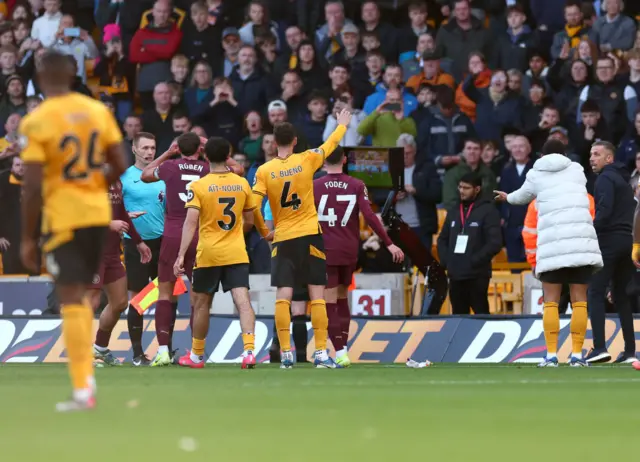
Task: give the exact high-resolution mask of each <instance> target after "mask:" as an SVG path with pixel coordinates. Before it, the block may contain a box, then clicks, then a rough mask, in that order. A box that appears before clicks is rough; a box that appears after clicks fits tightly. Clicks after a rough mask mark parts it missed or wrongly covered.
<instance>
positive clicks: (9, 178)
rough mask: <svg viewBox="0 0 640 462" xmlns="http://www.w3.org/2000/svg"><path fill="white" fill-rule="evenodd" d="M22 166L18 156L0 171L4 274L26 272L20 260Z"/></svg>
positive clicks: (0, 245) (0, 238)
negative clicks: (7, 168) (7, 167)
mask: <svg viewBox="0 0 640 462" xmlns="http://www.w3.org/2000/svg"><path fill="white" fill-rule="evenodd" d="M23 173H24V167H23V164H22V160H21V159H20V157H19V156H14V157H13V159H11V170H7V171H4V172H2V173H0V216H1V217H2V220H0V256H1V258H2V264H3V267H4V274H28V273H29V271H28V270H27V269H26V268H25V267H24V266H23V265H22V262H21V261H20V231H21V229H22V227H21V224H20V222H21V218H20V190H21V184H22V174H23Z"/></svg>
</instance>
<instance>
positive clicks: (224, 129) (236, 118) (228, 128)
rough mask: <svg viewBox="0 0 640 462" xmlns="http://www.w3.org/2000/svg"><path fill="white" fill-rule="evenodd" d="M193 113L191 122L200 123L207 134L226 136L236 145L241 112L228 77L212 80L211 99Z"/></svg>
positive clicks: (240, 136) (240, 123) (239, 131)
mask: <svg viewBox="0 0 640 462" xmlns="http://www.w3.org/2000/svg"><path fill="white" fill-rule="evenodd" d="M199 109H200V110H199V111H196V112H195V113H194V114H193V123H194V124H195V125H200V126H202V128H204V131H205V132H206V133H207V135H209V136H221V137H223V138H226V139H227V140H228V141H229V142H230V143H231V145H232V146H234V147H235V146H237V145H238V143H239V142H240V139H241V138H242V132H241V129H242V113H241V112H240V111H239V109H238V102H237V101H236V99H235V96H234V94H233V87H232V86H231V82H230V81H229V79H227V78H224V77H218V78H217V79H215V80H214V81H213V99H212V100H211V102H210V103H209V105H208V106H204V107H202V106H200V107H199Z"/></svg>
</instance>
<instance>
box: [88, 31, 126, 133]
mask: <svg viewBox="0 0 640 462" xmlns="http://www.w3.org/2000/svg"><path fill="white" fill-rule="evenodd" d="M103 40H104V47H105V49H104V52H103V53H101V54H100V59H99V60H98V64H96V67H95V69H94V71H93V73H94V75H95V76H96V77H98V78H99V79H100V92H101V93H107V94H109V95H111V96H112V97H113V99H114V102H115V105H116V116H117V117H118V120H119V121H120V122H122V123H123V122H124V121H125V120H126V118H127V116H128V115H129V114H131V112H132V110H133V103H132V101H131V100H132V95H131V92H130V86H129V78H128V76H129V75H131V73H132V66H131V63H130V62H129V61H128V60H127V58H126V57H125V55H124V51H123V49H122V39H121V37H120V28H119V27H118V26H116V25H115V24H110V25H108V26H107V27H105V28H104V39H103Z"/></svg>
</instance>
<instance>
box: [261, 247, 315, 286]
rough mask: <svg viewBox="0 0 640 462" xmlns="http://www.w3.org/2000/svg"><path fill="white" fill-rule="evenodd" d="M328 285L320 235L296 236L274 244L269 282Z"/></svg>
mask: <svg viewBox="0 0 640 462" xmlns="http://www.w3.org/2000/svg"><path fill="white" fill-rule="evenodd" d="M309 284H311V285H315V286H324V285H326V284H327V262H326V256H325V253H324V241H323V240H322V234H312V235H310V236H302V237H296V238H294V239H289V240H286V241H280V242H276V243H275V244H273V249H272V250H271V285H272V286H274V287H292V288H300V287H306V286H307V285H309Z"/></svg>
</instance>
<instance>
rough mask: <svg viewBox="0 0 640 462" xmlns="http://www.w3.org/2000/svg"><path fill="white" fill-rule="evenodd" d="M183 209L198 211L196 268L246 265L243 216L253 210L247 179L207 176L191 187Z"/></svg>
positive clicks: (234, 175)
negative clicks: (198, 235)
mask: <svg viewBox="0 0 640 462" xmlns="http://www.w3.org/2000/svg"><path fill="white" fill-rule="evenodd" d="M186 207H187V208H195V209H198V210H199V211H200V226H199V231H200V239H199V240H198V250H197V253H196V265H195V267H196V268H206V267H217V266H227V265H237V264H241V263H249V256H248V255H247V248H246V244H245V241H244V231H243V226H244V220H243V218H242V213H243V212H249V211H251V210H253V209H254V208H255V207H254V205H253V194H252V193H251V188H250V187H249V183H248V182H247V180H246V179H244V178H242V177H241V176H238V175H236V174H235V173H232V172H229V173H217V172H213V173H210V174H209V175H207V176H205V177H204V178H202V179H201V180H199V181H196V182H195V183H193V184H192V185H191V194H189V202H187V205H186Z"/></svg>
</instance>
